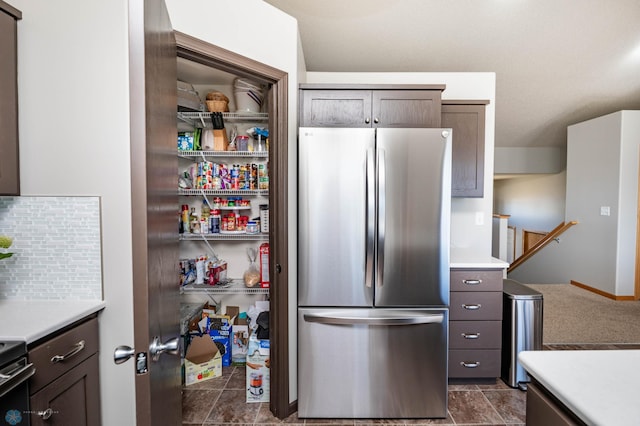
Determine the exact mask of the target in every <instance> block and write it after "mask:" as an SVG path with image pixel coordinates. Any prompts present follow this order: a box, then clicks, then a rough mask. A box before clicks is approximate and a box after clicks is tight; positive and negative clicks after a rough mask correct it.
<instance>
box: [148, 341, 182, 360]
mask: <svg viewBox="0 0 640 426" xmlns="http://www.w3.org/2000/svg"><path fill="white" fill-rule="evenodd" d="M179 348H180V339H179V338H178V337H175V338H173V339H171V340H168V341H167V342H166V343H162V342H161V341H160V338H159V337H158V336H156V337H154V338H153V342H151V344H150V345H149V354H150V355H151V359H152V360H153V361H157V360H158V359H160V355H162V354H163V353H165V352H166V353H169V354H171V355H178V350H179Z"/></svg>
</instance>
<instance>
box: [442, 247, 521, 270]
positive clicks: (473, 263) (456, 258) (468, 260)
mask: <svg viewBox="0 0 640 426" xmlns="http://www.w3.org/2000/svg"><path fill="white" fill-rule="evenodd" d="M449 267H451V268H474V269H477V268H482V269H506V268H508V267H509V264H508V263H507V262H504V261H502V260H500V259H497V258H495V257H491V256H479V255H478V254H477V253H476V252H474V251H472V250H469V249H459V248H452V249H451V252H450V262H449Z"/></svg>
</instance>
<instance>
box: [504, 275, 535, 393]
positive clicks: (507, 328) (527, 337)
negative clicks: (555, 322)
mask: <svg viewBox="0 0 640 426" xmlns="http://www.w3.org/2000/svg"><path fill="white" fill-rule="evenodd" d="M502 307H503V316H502V369H501V370H502V371H501V373H502V374H501V376H502V380H504V382H505V383H506V384H507V385H509V386H511V387H513V388H516V387H519V388H521V389H526V387H527V385H526V383H527V382H529V381H530V379H529V375H528V374H527V372H526V371H525V369H524V367H522V365H520V363H519V362H518V354H519V353H520V352H521V351H538V350H542V311H543V299H542V293H540V292H538V291H535V290H533V289H532V288H530V287H527V286H524V285H522V284H520V283H518V282H516V281H514V280H509V279H505V280H503V304H502Z"/></svg>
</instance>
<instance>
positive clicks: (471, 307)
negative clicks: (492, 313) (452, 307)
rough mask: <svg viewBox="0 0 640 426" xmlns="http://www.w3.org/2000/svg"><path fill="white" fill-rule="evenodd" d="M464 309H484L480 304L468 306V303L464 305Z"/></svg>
mask: <svg viewBox="0 0 640 426" xmlns="http://www.w3.org/2000/svg"><path fill="white" fill-rule="evenodd" d="M462 307H463V308H465V309H466V310H468V311H477V310H478V309H480V308H482V305H481V304H480V303H476V304H474V305H467V304H466V303H463V304H462Z"/></svg>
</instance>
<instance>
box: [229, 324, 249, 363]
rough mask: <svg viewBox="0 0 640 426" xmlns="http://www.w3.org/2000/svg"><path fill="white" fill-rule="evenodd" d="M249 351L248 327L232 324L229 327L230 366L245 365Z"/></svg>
mask: <svg viewBox="0 0 640 426" xmlns="http://www.w3.org/2000/svg"><path fill="white" fill-rule="evenodd" d="M248 349H249V326H248V325H247V324H242V325H241V324H234V325H233V326H231V364H233V365H245V364H246V363H247V351H248Z"/></svg>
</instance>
